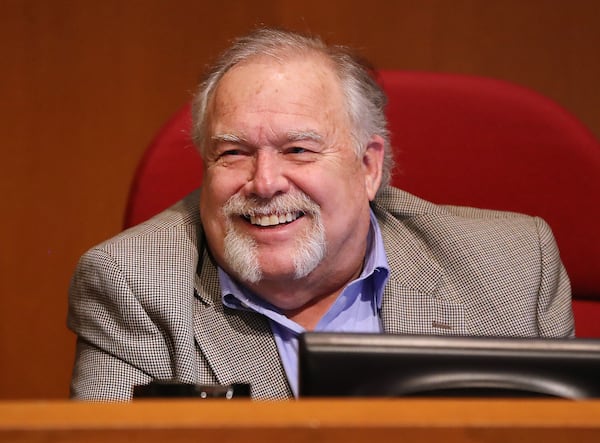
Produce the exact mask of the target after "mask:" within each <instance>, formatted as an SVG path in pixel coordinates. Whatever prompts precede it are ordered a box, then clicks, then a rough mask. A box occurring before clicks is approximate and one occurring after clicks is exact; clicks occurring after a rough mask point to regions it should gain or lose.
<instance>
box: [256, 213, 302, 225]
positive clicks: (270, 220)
mask: <svg viewBox="0 0 600 443" xmlns="http://www.w3.org/2000/svg"><path fill="white" fill-rule="evenodd" d="M298 217H300V212H295V213H291V212H288V213H287V214H281V215H275V214H272V215H252V216H250V223H252V224H253V225H258V226H275V225H279V224H282V223H289V222H292V221H294V220H296V219H297V218H298Z"/></svg>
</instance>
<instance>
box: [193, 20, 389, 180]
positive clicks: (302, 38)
mask: <svg viewBox="0 0 600 443" xmlns="http://www.w3.org/2000/svg"><path fill="white" fill-rule="evenodd" d="M310 52H312V53H317V54H321V55H323V56H325V57H326V58H327V59H328V60H330V61H331V63H332V66H333V70H334V72H335V74H336V75H337V77H338V79H339V80H340V84H341V87H342V90H343V92H344V95H345V97H346V102H347V112H348V117H349V120H350V124H351V126H352V136H353V138H354V140H355V143H354V150H355V151H356V154H357V156H360V155H361V154H362V153H363V152H364V149H365V148H366V144H367V143H368V141H369V139H370V138H371V136H372V135H379V136H380V137H382V138H383V140H384V143H385V144H384V149H385V150H384V161H383V174H382V182H381V187H384V186H386V185H387V184H389V182H390V179H391V170H392V167H393V164H394V159H393V154H392V148H391V145H390V136H389V131H388V128H387V119H386V117H385V114H384V109H385V105H386V104H387V97H386V95H385V93H384V92H383V90H382V89H381V87H380V86H379V85H378V84H377V82H376V81H375V79H374V78H373V76H372V69H371V68H370V67H369V66H368V65H367V64H366V63H365V61H364V60H362V59H361V58H359V57H358V56H357V55H356V54H355V53H353V52H352V51H351V50H350V49H349V48H347V47H344V46H334V45H326V44H325V43H324V42H323V40H321V39H320V38H319V37H313V36H306V35H302V34H298V33H295V32H290V31H283V30H278V29H271V28H262V29H258V30H256V31H254V32H252V33H250V34H248V35H246V36H244V37H240V38H238V39H237V40H235V41H234V43H233V45H232V46H231V47H230V48H229V49H227V50H226V51H225V52H224V53H223V54H222V55H221V56H220V57H219V58H218V59H217V61H216V63H214V65H213V66H212V68H211V69H210V70H209V71H208V73H207V75H206V77H205V80H204V81H203V82H202V83H201V84H200V87H199V88H198V91H197V93H196V95H195V97H194V99H193V103H192V116H193V119H192V121H193V125H192V140H193V141H194V143H195V144H196V146H197V147H198V148H199V150H200V154H201V155H203V154H204V145H205V143H206V141H207V140H206V139H205V137H206V135H207V134H206V132H207V128H206V126H207V117H208V106H209V103H210V100H211V98H212V96H213V94H214V92H215V90H216V88H217V85H218V83H219V81H220V80H221V78H222V77H223V76H224V75H225V73H226V72H227V71H229V70H230V69H231V68H232V67H234V66H235V65H237V64H238V63H241V62H244V61H247V60H249V59H251V58H252V57H256V56H269V57H273V58H275V59H277V60H282V59H285V57H286V56H290V55H302V54H303V53H310Z"/></svg>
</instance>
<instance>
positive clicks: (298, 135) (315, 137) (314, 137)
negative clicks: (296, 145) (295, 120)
mask: <svg viewBox="0 0 600 443" xmlns="http://www.w3.org/2000/svg"><path fill="white" fill-rule="evenodd" d="M303 140H310V141H315V142H322V141H323V137H322V136H321V134H318V133H316V132H314V131H290V132H288V133H287V141H288V142H297V141H303Z"/></svg>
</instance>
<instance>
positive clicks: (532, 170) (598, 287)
mask: <svg viewBox="0 0 600 443" xmlns="http://www.w3.org/2000/svg"><path fill="white" fill-rule="evenodd" d="M379 80H380V83H381V84H382V85H383V87H384V89H385V90H386V91H387V93H388V96H389V105H388V109H387V114H388V118H389V121H390V129H391V131H392V134H393V139H392V142H393V145H394V147H395V151H396V152H395V156H396V163H397V168H396V171H395V174H394V179H393V184H394V185H395V186H398V187H400V188H403V189H405V190H407V191H409V192H412V193H414V194H416V195H419V196H422V197H424V198H426V199H429V200H431V201H434V202H438V203H449V204H459V205H468V206H477V207H486V208H494V209H504V210H511V211H518V212H524V213H527V214H531V215H538V216H541V217H543V218H544V219H545V220H546V221H548V223H549V224H550V226H551V227H552V229H553V230H554V233H555V235H556V238H557V242H558V245H559V247H560V250H561V256H562V258H563V261H564V263H565V266H566V268H567V271H568V273H569V275H570V277H571V281H572V285H573V293H574V299H575V301H574V309H575V317H576V327H577V335H578V336H581V337H585V336H588V337H589V336H594V337H600V229H599V221H600V205H599V203H600V201H599V197H600V144H599V143H598V141H597V140H596V139H595V138H594V137H593V135H592V134H591V133H590V132H589V131H588V130H587V129H586V128H585V127H584V126H583V125H582V124H581V123H580V122H579V121H578V120H577V119H576V118H574V117H573V116H572V115H570V114H569V113H567V112H566V111H565V110H563V109H562V108H561V107H560V106H558V105H557V104H556V103H554V102H552V101H550V100H549V99H547V98H545V97H542V96H540V95H539V94H537V93H535V92H532V91H530V90H527V89H525V88H522V87H519V86H516V85H513V84H509V83H506V82H503V81H498V80H492V79H486V78H480V77H471V76H463V75H451V74H434V73H415V72H401V71H381V72H380V73H379ZM189 126H190V114H189V106H185V107H184V108H183V109H181V110H180V111H179V112H178V113H177V114H176V115H175V116H174V117H173V118H172V119H171V120H170V121H169V122H167V124H166V125H165V126H164V127H163V128H162V130H161V131H160V132H159V134H158V135H157V137H156V139H155V140H154V142H153V143H152V144H151V146H150V147H149V148H148V150H147V152H146V153H145V155H144V158H143V159H142V162H141V163H140V166H139V168H138V171H137V173H136V175H135V179H134V182H133V186H132V189H131V195H130V197H129V204H128V207H127V214H126V218H125V226H126V227H128V226H131V225H133V224H136V223H138V222H141V221H143V220H145V219H146V218H148V217H150V216H152V215H154V214H155V213H157V212H159V211H160V210H162V209H164V208H166V207H167V206H169V205H170V204H172V203H174V202H175V201H177V200H178V199H179V198H181V197H182V196H184V195H185V194H187V193H188V192H189V191H191V190H192V189H194V188H195V187H196V186H198V185H199V184H200V182H201V177H202V171H201V162H200V159H199V157H198V155H197V154H196V152H195V150H194V148H193V147H192V144H191V141H190V139H189V135H188V131H189Z"/></svg>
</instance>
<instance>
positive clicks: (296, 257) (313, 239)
mask: <svg viewBox="0 0 600 443" xmlns="http://www.w3.org/2000/svg"><path fill="white" fill-rule="evenodd" d="M296 211H302V212H303V213H304V214H305V215H304V217H310V219H311V220H312V222H313V223H312V226H311V227H310V229H308V230H307V232H306V233H305V234H304V235H302V236H300V237H299V238H297V239H296V245H295V252H294V254H293V263H294V278H295V279H300V278H303V277H306V276H307V275H308V274H310V273H311V272H312V271H314V270H315V268H316V267H317V266H318V265H319V264H320V263H321V261H322V260H323V258H325V254H326V251H327V246H326V239H325V227H324V226H323V221H322V219H321V209H320V207H319V205H317V204H316V203H315V202H313V201H312V200H311V199H310V198H309V197H308V196H307V195H306V194H304V193H301V192H294V193H290V194H283V195H278V196H275V197H273V198H272V199H269V200H259V199H256V198H246V197H242V196H241V195H239V194H236V195H234V196H232V197H231V198H230V199H229V200H228V201H227V203H226V204H225V206H224V207H223V213H224V216H225V219H226V223H227V234H226V235H225V240H224V249H225V251H224V252H225V261H226V262H227V264H228V265H229V266H230V268H231V269H232V271H233V272H234V273H235V274H236V275H237V276H238V278H240V279H241V280H242V281H246V282H248V283H258V282H259V281H261V280H262V279H263V275H264V271H263V269H262V268H261V266H260V263H259V257H258V250H257V245H256V242H255V240H254V239H253V238H252V237H250V236H248V235H246V234H243V233H241V232H239V230H237V229H236V227H235V225H234V223H232V222H231V220H232V218H233V217H239V216H242V215H244V216H250V215H257V214H275V213H277V214H284V213H287V212H296Z"/></svg>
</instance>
